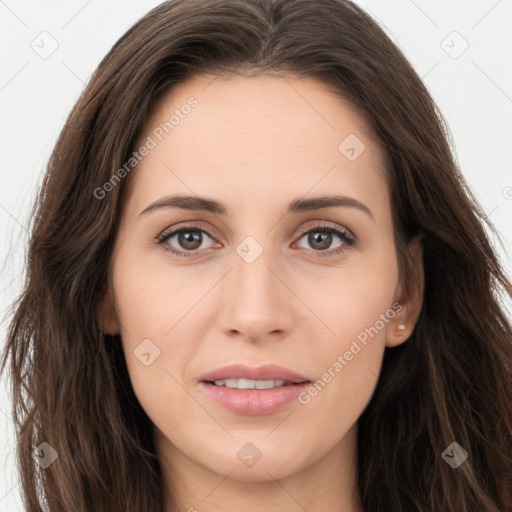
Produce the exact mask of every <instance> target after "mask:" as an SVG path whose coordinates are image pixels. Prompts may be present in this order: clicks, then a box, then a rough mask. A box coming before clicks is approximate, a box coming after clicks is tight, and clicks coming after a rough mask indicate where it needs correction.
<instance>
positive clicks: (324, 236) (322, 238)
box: [309, 231, 332, 249]
mask: <svg viewBox="0 0 512 512" xmlns="http://www.w3.org/2000/svg"><path fill="white" fill-rule="evenodd" d="M317 235H318V236H317ZM331 237H332V235H331V234H330V233H325V232H323V231H315V232H312V233H311V234H310V237H309V242H310V243H312V242H315V243H316V242H319V243H320V247H318V248H319V249H327V248H328V247H329V246H330V245H331ZM312 245H313V244H312Z"/></svg>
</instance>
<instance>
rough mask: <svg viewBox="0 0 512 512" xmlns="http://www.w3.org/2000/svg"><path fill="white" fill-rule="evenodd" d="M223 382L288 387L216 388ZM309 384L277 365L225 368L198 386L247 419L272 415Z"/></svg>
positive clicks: (204, 378)
mask: <svg viewBox="0 0 512 512" xmlns="http://www.w3.org/2000/svg"><path fill="white" fill-rule="evenodd" d="M222 379H251V380H271V379H272V380H284V381H286V382H288V383H289V384H288V385H285V386H280V387H277V388H273V389H233V388H227V387H225V386H216V385H215V384H213V381H216V380H222ZM310 383H311V381H310V380H308V379H307V378H306V377H304V376H302V375H300V374H298V373H296V372H293V371H291V370H288V369H287V368H282V367H280V366H276V365H265V366H260V367H257V368H254V367H250V366H245V365H241V364H237V365H232V366H226V367H224V368H220V369H218V370H215V371H213V372H210V373H207V374H206V375H203V376H202V377H201V379H200V382H199V386H200V387H201V389H202V390H203V391H204V392H205V393H206V394H207V395H208V396H209V397H210V398H212V399H213V400H215V401H216V402H217V403H218V404H220V405H222V406H223V407H224V408H226V409H227V410H229V411H232V412H235V413H237V414H244V415H248V416H260V415H264V414H271V413H273V412H276V411H278V410H279V409H281V408H283V407H284V406H286V405H287V404H289V403H290V402H292V401H293V400H294V399H296V398H297V396H298V395H299V394H300V393H301V392H302V391H303V390H304V389H305V388H306V387H307V386H308V385H309V384H310Z"/></svg>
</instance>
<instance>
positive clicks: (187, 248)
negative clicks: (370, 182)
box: [156, 223, 356, 257]
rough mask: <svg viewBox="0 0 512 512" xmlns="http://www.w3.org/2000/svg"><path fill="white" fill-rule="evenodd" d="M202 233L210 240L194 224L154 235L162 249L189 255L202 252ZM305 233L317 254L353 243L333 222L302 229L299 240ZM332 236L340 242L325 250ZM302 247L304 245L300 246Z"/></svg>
mask: <svg viewBox="0 0 512 512" xmlns="http://www.w3.org/2000/svg"><path fill="white" fill-rule="evenodd" d="M204 235H206V237H207V238H209V239H210V240H213V238H212V237H211V236H210V235H209V234H208V232H207V231H205V230H204V229H203V228H201V227H199V226H194V225H188V226H181V227H179V228H177V229H172V230H170V231H165V232H164V233H162V234H161V235H159V236H157V237H156V241H157V243H158V244H161V245H163V246H164V250H166V251H168V252H170V253H171V254H174V255H176V256H180V257H181V256H183V257H190V256H195V255H197V254H199V253H200V252H203V251H204V250H205V249H206V247H204V246H203V243H204V242H205V239H204ZM306 235H308V236H307V243H308V244H309V245H310V246H311V247H312V248H313V252H315V253H318V255H319V256H322V257H324V256H336V255H337V254H341V253H343V252H344V251H345V250H346V249H347V248H349V247H352V246H354V245H355V242H356V241H355V237H353V235H351V234H349V232H348V231H345V230H343V229H341V228H339V227H337V226H336V225H335V224H330V223H323V224H319V225H317V226H313V227H309V228H308V229H306V230H303V231H302V236H301V237H300V238H299V241H300V240H302V239H303V238H304V237H305V236H306ZM333 235H334V238H336V237H337V238H338V239H339V240H340V241H341V243H339V244H338V245H336V246H335V247H334V248H332V249H331V250H330V251H327V250H326V249H328V248H329V247H330V246H331V245H332V243H333V240H334V239H333ZM173 239H175V241H174V243H176V244H178V248H176V247H175V246H173V245H172V244H171V242H172V241H173ZM302 248H304V247H302Z"/></svg>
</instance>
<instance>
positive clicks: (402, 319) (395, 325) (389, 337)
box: [386, 235, 425, 347]
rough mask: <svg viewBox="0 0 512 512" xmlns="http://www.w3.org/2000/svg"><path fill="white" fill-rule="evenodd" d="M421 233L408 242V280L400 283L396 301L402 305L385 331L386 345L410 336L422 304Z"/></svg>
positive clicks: (394, 343)
mask: <svg viewBox="0 0 512 512" xmlns="http://www.w3.org/2000/svg"><path fill="white" fill-rule="evenodd" d="M421 238H422V235H418V236H416V237H415V238H414V239H413V240H412V241H411V242H410V243H409V258H410V269H411V276H410V281H409V282H406V283H401V285H400V286H399V292H398V294H399V297H397V302H398V303H399V304H400V305H401V306H402V307H401V309H400V310H399V311H398V312H397V314H396V315H395V317H394V319H393V321H392V323H391V322H390V326H389V328H388V330H387V332H386V346H387V347H396V346H398V345H401V344H402V343H404V342H405V341H407V339H408V338H409V337H410V336H411V333H412V331H413V330H414V327H415V325H416V322H417V321H418V317H419V316H420V313H421V308H422V306H423V294H424V287H425V277H424V270H423V247H422V245H421Z"/></svg>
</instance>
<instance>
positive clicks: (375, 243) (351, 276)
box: [102, 76, 423, 512]
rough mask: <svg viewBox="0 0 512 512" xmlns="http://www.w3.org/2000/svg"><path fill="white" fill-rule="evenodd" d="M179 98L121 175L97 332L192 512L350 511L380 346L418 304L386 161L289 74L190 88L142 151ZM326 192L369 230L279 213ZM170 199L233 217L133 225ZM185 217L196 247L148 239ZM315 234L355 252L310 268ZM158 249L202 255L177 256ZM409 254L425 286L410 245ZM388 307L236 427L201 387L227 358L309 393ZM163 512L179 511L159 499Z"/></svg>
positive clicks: (158, 112)
mask: <svg viewBox="0 0 512 512" xmlns="http://www.w3.org/2000/svg"><path fill="white" fill-rule="evenodd" d="M190 97H194V98H196V100H197V101H198V104H197V106H196V107H195V108H194V109H192V111H191V112H190V114H188V115H187V116H184V118H183V119H180V122H179V124H178V125H176V126H175V127H174V129H173V130H172V131H171V132H170V133H169V134H167V135H166V136H165V137H163V138H162V140H161V141H159V142H158V145H157V146H156V147H155V148H153V149H152V150H151V151H150V152H149V154H148V155H147V156H145V157H144V158H143V160H142V161H141V162H140V163H139V164H138V166H137V170H136V173H134V174H133V175H131V176H130V178H129V180H130V181H129V187H128V188H127V195H126V196H125V202H124V204H123V209H122V215H121V222H120V225H119V228H118V232H117V238H116V243H115V248H114V253H113V257H112V261H111V272H112V290H111V293H110V297H111V298H110V300H108V299H106V300H105V305H104V307H103V316H102V318H103V320H102V321H103V328H104V331H105V332H108V333H110V334H116V333H120V334H121V337H122V341H123V347H124V351H125V357H126V360H127V365H128V369H129V372H130V378H131V382H132V385H133V389H134V391H135V394H136V396H137V398H138V400H139V401H140V404H141V406H142V407H143V408H144V410H145V411H146V413H147V414H148V416H149V417H150V418H151V420H152V422H153V423H154V426H155V439H156V445H157V450H158V453H159V455H160V457H161V461H162V467H163V471H164V476H165V481H166V483H167V485H166V493H167V494H172V495H173V496H174V497H175V500H176V502H177V503H178V507H177V508H176V510H183V511H186V510H189V511H190V512H192V511H193V510H197V511H199V512H209V511H218V510H223V511H235V510H241V509H242V510H244V511H247V512H256V511H258V512H260V511H261V510H265V511H268V512H274V511H276V512H277V511H279V512H283V511H284V512H292V511H294V512H295V511H298V510H303V509H306V510H308V511H309V512H317V511H323V512H325V511H332V512H334V511H339V510H343V511H344V512H359V511H361V510H362V508H361V505H360V502H359V499H358V497H357V492H356V487H355V474H356V441H357V420H358V418H359V416H360V415H361V414H362V412H363V411H364V409H365V407H366V406H367V404H368V402H369V400H370V398H371V396H372V394H373V392H374V389H375V386H376V383H377V376H378V375H379V372H380V368H381V362H382V357H383V354H384V350H385V349H386V347H394V346H397V345H399V344H401V343H403V342H405V341H406V340H407V338H408V337H409V336H410V334H411V332H412V330H413V328H414V324H415V322H416V320H417V318H418V315H419V311H420V309H421V302H422V296H423V280H422V277H418V281H417V282H415V283H412V284H411V283H404V282H402V281H401V280H400V279H399V273H398V262H397V255H396V248H395V244H394V238H393V222H392V216H391V205H390V195H389V190H388V187H387V185H386V182H385V181H384V177H385V154H384V152H383V150H382V148H381V146H380V144H379V143H378V141H377V140H376V139H375V138H374V137H373V135H372V134H371V131H370V130H369V128H368V126H367V125H366V124H365V122H364V120H363V118H362V116H361V115H359V113H358V112H357V111H356V110H355V108H354V107H353V106H352V105H351V104H350V103H348V102H346V101H344V100H342V99H340V98H339V97H338V96H335V95H334V93H332V92H330V91H329V90H328V88H327V87H326V86H324V85H323V84H322V83H321V82H318V81H316V80H314V79H302V80H296V79H292V78H291V77H290V78H275V77H269V76H263V77H258V78H246V77H238V76H237V77H234V78H232V77H230V78H222V79H221V78H218V77H217V78H216V79H214V77H212V76H196V77H194V78H192V79H190V80H189V81H187V82H185V83H183V84H181V85H180V86H178V87H176V88H174V89H173V90H172V91H171V92H170V93H168V94H167V95H166V96H165V98H164V99H163V100H162V101H161V102H160V103H159V104H158V105H157V108H156V109H154V110H153V112H151V115H150V116H149V118H148V120H147V125H146V129H145V131H144V133H143V135H142V136H141V138H140V141H139V142H140V143H141V144H142V143H143V142H144V141H145V140H146V138H147V136H148V135H151V133H152V130H153V129H154V128H155V127H157V126H158V125H159V124H160V123H161V122H164V121H166V120H168V119H169V117H170V115H171V114H172V113H173V111H174V110H175V109H177V108H180V107H181V106H182V105H184V104H185V103H186V102H187V100H188V99H189V98H190ZM349 134H355V135H356V136H357V137H358V138H359V139H360V140H361V141H363V143H364V144H365V150H364V151H363V152H362V153H361V154H360V155H359V156H358V158H356V159H355V160H354V161H350V160H349V159H347V158H346V156H345V155H344V154H342V152H341V151H340V150H339V149H338V146H339V144H340V142H342V141H343V140H344V139H345V138H346V137H347V136H348V135H349ZM333 193H337V194H339V195H345V196H349V197H352V198H355V199H357V200H358V201H360V202H362V203H364V204H365V205H366V206H367V207H368V208H369V209H370V210H371V212H372V214H373V219H372V218H370V216H369V215H368V214H366V213H365V212H364V211H362V210H360V209H357V208H354V207H349V206H343V207H333V208H326V209H321V210H315V211H309V212H300V213H285V211H286V208H287V206H288V204H289V203H290V202H291V201H292V200H294V199H297V198H306V199H310V198H313V197H318V196H320V195H332V194H333ZM176 194H185V195H197V196H201V197H207V198H209V199H214V200H216V201H218V202H220V203H222V204H223V205H224V206H225V208H226V210H227V214H226V215H220V214H214V213H210V212H204V211H187V210H181V209H178V208H175V207H169V208H163V209H157V210H153V211H151V212H148V213H145V214H143V215H140V213H141V212H142V211H143V210H144V209H145V208H146V207H148V205H150V204H151V203H153V202H154V201H156V200H158V199H160V198H162V197H164V196H167V195H176ZM187 222H192V223H193V224H194V225H198V226H199V227H200V228H201V229H204V230H205V231H206V233H204V232H201V231H199V232H198V231H194V230H193V231H192V233H195V234H196V235H198V236H201V234H202V237H203V238H202V242H201V244H199V242H198V243H197V244H196V245H193V246H190V245H189V246H187V245H184V244H183V242H184V240H183V239H181V245H180V239H179V238H178V235H176V236H174V237H172V238H171V239H170V240H167V242H165V243H164V244H158V243H156V241H155V237H157V236H158V235H160V234H161V233H163V232H164V231H166V230H167V231H169V228H174V227H176V228H177V227H180V226H181V225H183V224H184V223H187ZM322 222H329V223H330V224H334V225H335V226H336V227H338V228H340V229H342V230H343V229H345V230H349V232H350V233H351V234H352V235H354V236H355V237H356V238H357V244H356V245H354V246H348V245H347V246H346V247H345V251H344V252H343V253H341V254H334V250H335V249H336V248H338V247H339V246H340V245H341V244H343V243H345V242H344V240H343V239H340V238H339V237H338V235H336V234H335V233H332V232H331V234H332V239H331V243H330V245H329V242H327V248H326V249H325V248H324V250H323V252H324V253H325V252H329V251H330V252H331V253H332V256H331V257H328V256H324V257H322V255H321V252H322V249H321V247H322V244H321V243H319V242H316V243H315V240H314V239H309V240H308V235H307V234H306V235H302V234H301V230H302V229H306V228H311V229H313V230H314V228H315V227H317V226H318V224H319V223H322ZM189 236H190V235H189ZM247 236H251V237H253V238H254V239H255V240H256V241H257V242H258V243H259V244H260V246H261V248H262V250H263V252H262V253H261V254H260V255H259V256H258V257H257V258H256V260H255V261H253V262H252V263H248V262H247V261H245V260H244V259H243V258H242V257H241V256H240V255H239V254H238V253H237V251H236V249H237V247H238V246H239V245H240V244H241V242H242V241H243V240H244V239H245V238H246V237H247ZM185 243H186V241H185ZM165 244H167V247H169V246H172V247H174V248H175V249H176V250H179V251H182V252H186V251H187V250H188V251H190V252H195V251H200V254H199V255H193V256H189V257H179V256H174V255H172V254H170V253H169V252H166V251H165V250H164V247H165ZM189 247H191V248H189ZM197 247H199V249H198V248H197ZM410 249H411V257H412V258H413V259H414V260H415V261H416V263H417V264H418V265H419V268H420V269H421V272H420V273H419V276H422V275H423V270H422V266H421V247H420V245H419V241H418V240H416V239H415V240H414V241H413V242H412V243H411V246H410ZM393 303H400V304H401V305H402V309H401V310H400V312H398V313H396V315H394V318H392V319H390V320H389V321H388V322H387V323H385V325H384V327H383V328H381V329H380V330H379V331H378V334H377V335H374V336H373V338H369V339H368V343H367V345H365V346H363V345H361V344H359V345H361V346H362V347H363V348H362V350H361V351H360V352H359V353H357V355H355V356H354V357H353V359H352V360H350V361H349V362H348V363H347V365H346V366H344V368H343V370H342V371H340V372H339V373H337V374H336V376H335V377H334V378H332V379H331V381H330V382H329V383H328V384H327V385H326V386H325V387H324V388H323V389H322V390H321V391H320V392H318V394H317V395H316V396H314V397H312V398H311V400H310V402H309V403H307V404H302V403H299V401H297V400H294V401H293V402H292V403H291V404H289V405H287V406H286V407H284V408H283V409H281V410H279V411H277V412H275V413H272V414H267V415H263V416H243V415H239V414H236V413H233V412H230V411H227V410H225V409H224V408H222V407H221V406H220V405H218V404H217V403H215V402H213V401H212V399H211V398H209V397H208V396H206V395H205V394H204V393H203V392H202V390H201V389H200V387H199V385H198V380H199V379H200V377H201V376H202V375H203V374H205V373H206V372H209V371H212V370H214V369H217V368H220V367H222V366H225V365H227V364H232V363H246V364H248V365H253V366H260V365H263V364H264V363H274V364H278V365H281V366H285V367H287V368H290V369H292V370H295V371H296V372H298V373H300V374H302V375H304V376H307V378H309V379H310V380H311V381H313V382H314V381H316V380H318V379H321V378H322V375H323V374H324V373H325V372H326V371H327V369H328V368H330V367H331V368H332V366H333V363H335V362H336V360H337V357H338V356H339V355H343V354H344V353H345V352H346V351H347V350H349V348H350V346H351V343H352V342H353V341H354V340H355V339H356V337H357V336H358V334H360V333H361V332H362V331H364V329H365V328H367V327H370V326H373V325H375V323H376V321H377V320H379V318H382V317H381V316H380V315H383V314H385V313H386V312H387V311H389V310H390V308H391V306H392V304H393ZM398 324H404V325H405V326H406V328H405V329H404V330H398V329H397V325H398ZM144 339H150V340H151V342H152V343H153V344H154V345H155V346H156V347H158V349H159V350H160V355H159V357H157V358H156V359H155V360H154V361H153V362H152V363H151V364H150V365H149V366H145V365H144V364H142V363H141V361H140V360H139V359H138V358H137V357H136V356H135V355H134V350H136V349H137V347H138V346H139V344H140V343H141V341H142V340H144ZM151 350H153V349H151ZM248 442H251V443H253V444H254V445H255V446H256V447H257V448H258V450H259V451H260V452H261V454H262V457H261V459H260V460H259V461H258V462H257V463H256V464H254V465H253V466H252V467H247V466H246V465H244V464H243V463H242V462H241V461H240V460H239V458H238V457H237V452H238V451H239V450H240V449H241V448H242V447H243V446H244V445H245V444H246V443H248ZM302 507H303V508H302ZM164 510H165V512H171V511H174V508H172V507H171V503H170V501H168V500H167V501H166V504H165V508H164Z"/></svg>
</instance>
